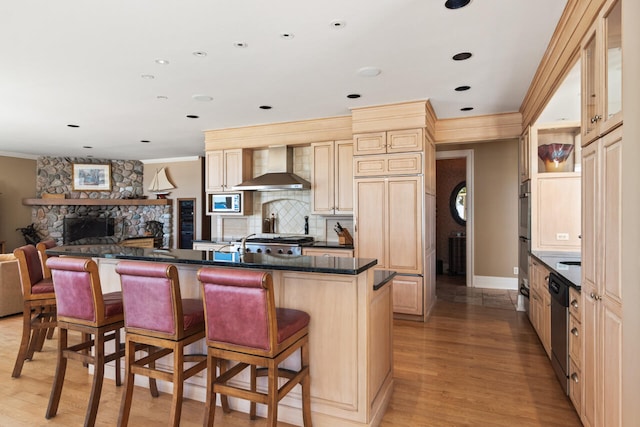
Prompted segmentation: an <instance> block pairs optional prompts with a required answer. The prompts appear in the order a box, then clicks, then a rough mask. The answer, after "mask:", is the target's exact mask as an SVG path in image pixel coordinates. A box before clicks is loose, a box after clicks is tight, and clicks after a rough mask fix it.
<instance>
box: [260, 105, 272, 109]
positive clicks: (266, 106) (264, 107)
mask: <svg viewBox="0 0 640 427" xmlns="http://www.w3.org/2000/svg"><path fill="white" fill-rule="evenodd" d="M258 108H260V109H261V110H271V109H272V108H273V107H272V106H271V105H261V106H260V107H258Z"/></svg>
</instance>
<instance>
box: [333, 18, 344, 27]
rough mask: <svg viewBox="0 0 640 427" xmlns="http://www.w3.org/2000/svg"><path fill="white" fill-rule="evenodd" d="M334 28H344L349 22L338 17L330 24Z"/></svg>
mask: <svg viewBox="0 0 640 427" xmlns="http://www.w3.org/2000/svg"><path fill="white" fill-rule="evenodd" d="M330 25H331V26H332V27H333V28H344V27H346V26H347V23H346V22H345V21H340V20H338V19H336V20H335V21H331V24H330Z"/></svg>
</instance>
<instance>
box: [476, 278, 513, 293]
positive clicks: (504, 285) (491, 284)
mask: <svg viewBox="0 0 640 427" xmlns="http://www.w3.org/2000/svg"><path fill="white" fill-rule="evenodd" d="M473 287H474V288H485V289H512V290H517V289H518V278H517V277H494V276H473Z"/></svg>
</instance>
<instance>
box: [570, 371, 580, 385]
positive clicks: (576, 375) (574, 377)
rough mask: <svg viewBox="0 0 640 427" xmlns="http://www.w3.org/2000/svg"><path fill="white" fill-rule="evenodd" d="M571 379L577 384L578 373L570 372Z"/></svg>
mask: <svg viewBox="0 0 640 427" xmlns="http://www.w3.org/2000/svg"><path fill="white" fill-rule="evenodd" d="M571 379H572V380H573V381H574V382H575V383H576V384H577V383H578V382H579V378H578V374H577V373H575V372H574V373H573V374H571Z"/></svg>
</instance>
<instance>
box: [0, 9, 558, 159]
mask: <svg viewBox="0 0 640 427" xmlns="http://www.w3.org/2000/svg"><path fill="white" fill-rule="evenodd" d="M565 4H566V1H565V0H517V1H514V0H472V1H471V3H470V4H469V5H468V6H467V7H465V8H462V9H457V10H449V9H446V8H445V7H444V0H324V1H304V0H271V1H266V0H233V1H220V0H217V1H216V0H183V1H170V0H111V1H99V0H57V1H51V0H24V1H11V2H10V1H7V0H5V1H3V2H2V4H1V5H0V152H4V153H5V154H7V153H23V154H27V155H53V156H71V157H86V156H88V155H92V156H93V157H96V158H119V159H143V160H144V159H157V158H168V157H183V156H193V155H202V154H203V152H204V142H203V138H204V137H203V131H205V130H207V129H220V128H227V127H239V126H247V125H256V124H262V123H271V122H286V121H295V120H302V119H311V118H318V117H329V116H341V115H348V114H350V108H353V107H360V106H367V105H379V104H387V103H395V102H401V101H409V100H422V99H430V100H431V102H432V104H433V106H434V108H435V111H436V114H437V116H438V118H452V117H468V116H475V115H485V114H494V113H503V112H513V111H518V109H519V108H520V105H521V103H522V100H523V98H524V96H525V94H526V91H527V89H528V87H529V85H530V83H531V80H532V78H533V75H534V73H535V71H536V68H537V66H538V64H539V62H540V59H541V58H542V56H543V54H544V52H545V49H546V46H547V44H548V42H549V40H550V38H551V35H552V34H553V31H554V29H555V26H556V23H557V22H558V20H559V17H560V15H561V13H562V10H563V8H564V6H565ZM336 21H340V22H342V23H344V25H343V26H342V27H340V28H336V27H335V26H334V25H333V24H332V23H334V22H336ZM282 33H288V34H293V38H288V39H287V38H283V37H281V34H282ZM237 42H241V43H244V44H246V47H244V48H238V47H234V43H237ZM196 51H200V52H206V56H204V57H198V56H195V55H193V52H196ZM464 51H469V52H472V53H473V57H472V58H471V59H469V60H467V61H453V60H452V59H451V57H452V56H453V55H454V54H456V53H459V52H464ZM158 59H164V60H167V61H169V64H167V65H160V64H157V63H156V62H155V61H156V60H158ZM363 67H377V68H379V69H380V70H381V73H380V74H379V75H378V76H376V77H362V76H360V75H359V74H358V70H359V69H361V68H363ZM142 75H153V76H155V78H154V79H144V78H142V77H141V76H142ZM461 85H469V86H471V89H470V90H468V91H465V92H456V91H454V88H455V87H457V86H461ZM351 93H357V94H361V95H362V97H361V98H359V99H348V98H347V97H346V96H347V95H348V94H351ZM194 95H207V96H210V97H212V98H213V100H212V101H198V100H195V99H194V98H193V96H194ZM159 96H160V97H166V99H159V98H158V97H159ZM260 105H270V106H272V107H273V108H272V109H271V110H262V109H259V108H258V107H259V106H260ZM462 107H474V110H473V111H468V112H463V111H460V108H462ZM187 115H197V116H199V118H198V119H189V118H186V116H187ZM68 124H76V125H79V127H78V128H70V127H68V126H67V125H68ZM141 140H149V141H150V143H141V142H140V141H141ZM83 146H91V147H93V148H83Z"/></svg>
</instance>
